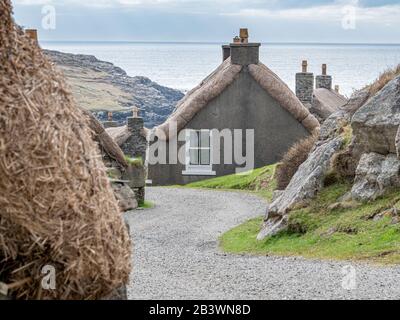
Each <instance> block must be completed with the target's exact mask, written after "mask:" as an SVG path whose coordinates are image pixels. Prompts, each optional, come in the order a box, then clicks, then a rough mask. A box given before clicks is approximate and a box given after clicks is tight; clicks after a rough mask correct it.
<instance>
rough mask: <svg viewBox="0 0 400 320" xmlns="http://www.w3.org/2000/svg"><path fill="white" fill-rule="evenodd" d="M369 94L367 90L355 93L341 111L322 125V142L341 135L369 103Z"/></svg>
mask: <svg viewBox="0 0 400 320" xmlns="http://www.w3.org/2000/svg"><path fill="white" fill-rule="evenodd" d="M368 97H369V92H368V90H367V89H363V90H359V91H356V92H354V93H353V95H352V96H351V98H350V99H349V101H348V102H347V103H346V104H345V105H344V106H343V107H341V108H340V109H339V110H337V111H335V112H333V113H332V114H331V115H330V116H329V117H328V118H327V119H326V120H325V121H324V123H323V124H322V126H321V129H320V135H319V139H320V140H327V139H329V138H333V137H335V136H337V135H338V134H339V133H340V130H341V129H342V128H343V126H345V125H346V124H348V123H350V121H351V117H352V116H353V114H354V113H355V112H356V111H357V110H358V109H359V108H360V107H361V106H362V105H363V104H364V103H365V102H366V101H367V99H368Z"/></svg>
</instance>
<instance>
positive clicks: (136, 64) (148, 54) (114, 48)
mask: <svg viewBox="0 0 400 320" xmlns="http://www.w3.org/2000/svg"><path fill="white" fill-rule="evenodd" d="M40 43H41V46H42V47H43V48H45V49H50V50H57V51H62V52H68V53H75V54H89V55H94V56H96V57H97V58H98V59H100V60H104V61H108V62H112V63H114V64H115V65H116V66H118V67H121V68H122V69H124V70H125V71H126V72H127V74H128V75H129V76H145V77H148V78H150V79H151V80H152V81H155V82H157V83H158V84H160V85H163V86H167V87H171V88H174V89H178V90H181V91H183V92H187V91H188V90H190V89H192V88H193V87H195V86H197V85H198V84H199V83H200V82H201V81H202V80H203V79H204V78H205V77H206V76H207V75H208V74H209V73H211V72H212V71H213V70H214V69H215V68H217V67H218V65H219V64H220V63H221V61H222V50H221V45H222V44H224V43H223V42H143V41H41V42H40ZM260 60H261V61H262V62H263V63H264V64H266V65H267V66H268V67H269V68H270V69H272V70H273V71H274V72H275V73H276V74H277V75H278V76H280V77H281V78H282V79H283V80H284V81H285V82H286V83H287V84H288V85H289V87H290V88H291V89H292V90H294V89H295V74H296V72H300V71H301V61H302V60H308V63H309V71H311V72H314V74H315V75H317V74H320V73H321V65H322V64H323V63H326V64H327V65H328V74H330V75H332V76H333V83H334V85H339V87H340V92H341V93H342V94H344V95H346V96H350V95H351V93H352V92H353V91H354V90H357V89H360V88H362V87H364V86H365V85H367V84H369V83H371V82H372V81H374V80H375V79H376V78H377V77H378V76H379V74H380V73H382V72H383V71H385V70H386V69H388V68H391V67H394V66H396V65H397V64H399V63H400V44H396V43H389V44H384V43H378V44H372V43H293V42H287V43H284V42H273V43H262V46H261V48H260Z"/></svg>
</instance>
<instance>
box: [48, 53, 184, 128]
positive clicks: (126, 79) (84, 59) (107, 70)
mask: <svg viewBox="0 0 400 320" xmlns="http://www.w3.org/2000/svg"><path fill="white" fill-rule="evenodd" d="M44 52H45V54H46V55H47V56H49V57H50V59H51V60H52V61H53V62H54V63H55V64H56V65H57V66H58V68H59V69H61V70H62V71H63V73H64V75H65V77H66V79H67V82H68V84H69V85H70V86H71V88H72V91H73V94H74V97H75V100H76V101H77V103H78V105H79V106H81V107H82V108H84V109H86V110H89V111H91V112H92V113H94V114H95V116H96V117H97V118H98V119H99V120H101V121H104V120H106V119H107V113H108V111H112V112H113V117H114V120H115V121H118V122H119V123H120V124H121V125H122V124H124V123H125V118H126V117H127V116H130V115H131V109H130V107H131V106H132V105H135V106H137V107H139V108H140V109H142V112H141V114H142V116H143V118H144V121H145V126H146V127H148V128H152V127H154V126H156V125H158V124H161V123H163V122H164V121H165V119H166V118H167V117H168V116H169V114H171V112H172V111H173V109H174V108H175V105H176V103H177V102H178V101H179V100H180V99H181V98H182V97H183V93H182V92H180V91H178V90H174V89H171V88H167V87H163V86H161V85H159V84H157V83H155V82H153V81H151V80H150V79H149V78H146V77H140V76H136V77H130V76H128V75H127V74H126V72H125V71H124V70H122V69H121V68H119V67H117V66H115V65H113V64H112V63H110V62H105V61H101V60H98V59H97V58H96V57H94V56H90V55H83V54H70V53H62V52H58V51H50V50H44Z"/></svg>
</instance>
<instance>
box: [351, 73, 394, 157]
mask: <svg viewBox="0 0 400 320" xmlns="http://www.w3.org/2000/svg"><path fill="white" fill-rule="evenodd" d="M399 124H400V76H398V77H396V78H394V79H393V80H392V81H390V82H389V83H388V84H387V85H386V86H385V87H384V88H383V89H382V90H380V91H379V92H378V93H377V94H376V95H375V96H374V97H372V98H371V99H370V100H369V101H368V102H367V103H365V104H364V105H363V106H362V107H361V108H360V109H358V111H357V112H356V113H355V114H354V115H353V117H352V120H351V126H352V128H353V134H354V145H355V146H356V149H357V150H358V151H357V152H358V153H359V154H362V153H369V152H376V153H380V154H388V153H396V143H395V140H396V135H397V131H398V128H399Z"/></svg>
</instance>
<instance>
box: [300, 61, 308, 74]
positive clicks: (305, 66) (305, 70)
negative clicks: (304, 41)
mask: <svg viewBox="0 0 400 320" xmlns="http://www.w3.org/2000/svg"><path fill="white" fill-rule="evenodd" d="M301 66H302V72H303V73H306V72H307V66H308V62H307V60H303V63H302V64H301Z"/></svg>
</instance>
